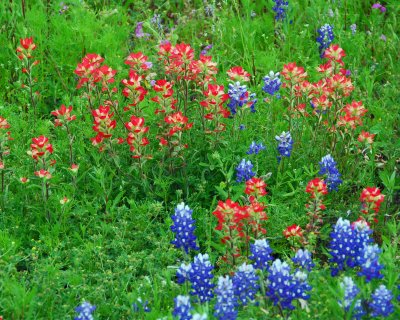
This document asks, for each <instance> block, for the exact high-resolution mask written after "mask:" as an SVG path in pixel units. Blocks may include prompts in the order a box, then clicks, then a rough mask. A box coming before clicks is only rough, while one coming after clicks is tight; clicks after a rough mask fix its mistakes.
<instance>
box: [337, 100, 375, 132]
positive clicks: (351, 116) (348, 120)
mask: <svg viewBox="0 0 400 320" xmlns="http://www.w3.org/2000/svg"><path fill="white" fill-rule="evenodd" d="M367 111H368V110H367V109H365V108H364V106H363V103H362V102H361V101H353V102H352V103H350V104H346V106H345V107H344V108H343V110H342V111H341V112H342V113H344V115H343V116H340V117H339V121H338V126H341V127H345V128H351V129H355V128H356V127H357V126H362V124H363V123H362V117H363V116H364V115H365V113H367Z"/></svg>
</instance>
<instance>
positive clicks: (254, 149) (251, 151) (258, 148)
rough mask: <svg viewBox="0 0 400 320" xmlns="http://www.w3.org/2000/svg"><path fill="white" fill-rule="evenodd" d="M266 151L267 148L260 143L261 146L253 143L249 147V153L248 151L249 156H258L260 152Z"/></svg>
mask: <svg viewBox="0 0 400 320" xmlns="http://www.w3.org/2000/svg"><path fill="white" fill-rule="evenodd" d="M262 150H265V146H264V145H263V144H262V142H260V143H259V144H257V143H255V141H253V142H252V143H251V145H250V147H249V151H247V152H246V153H247V154H258V153H259V152H260V151H262Z"/></svg>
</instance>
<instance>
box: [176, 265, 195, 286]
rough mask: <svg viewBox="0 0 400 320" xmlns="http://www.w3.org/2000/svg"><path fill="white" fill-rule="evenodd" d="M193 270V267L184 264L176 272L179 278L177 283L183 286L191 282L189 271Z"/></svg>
mask: <svg viewBox="0 0 400 320" xmlns="http://www.w3.org/2000/svg"><path fill="white" fill-rule="evenodd" d="M191 269H192V265H191V264H190V263H189V264H185V263H182V264H181V266H180V267H179V268H178V270H177V271H176V277H177V278H178V279H177V280H176V282H177V283H178V284H183V283H184V282H185V281H189V271H190V270H191Z"/></svg>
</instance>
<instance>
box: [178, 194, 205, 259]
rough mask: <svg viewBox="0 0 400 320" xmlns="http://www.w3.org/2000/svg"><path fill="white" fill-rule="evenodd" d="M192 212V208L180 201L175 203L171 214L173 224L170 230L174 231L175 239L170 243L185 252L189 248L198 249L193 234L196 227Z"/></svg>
mask: <svg viewBox="0 0 400 320" xmlns="http://www.w3.org/2000/svg"><path fill="white" fill-rule="evenodd" d="M192 213H193V210H191V209H190V208H189V207H188V206H187V205H185V204H184V203H183V202H182V203H180V204H178V205H177V207H176V208H175V214H174V215H173V216H172V220H173V221H174V224H173V225H172V226H171V230H172V231H173V232H174V233H175V239H174V240H173V241H172V242H171V243H172V244H174V245H175V246H176V247H177V248H178V249H179V248H182V249H183V250H185V252H186V253H188V252H189V249H193V250H199V249H200V248H199V247H198V246H197V244H196V236H195V235H194V234H193V232H194V231H195V229H196V227H195V224H194V223H195V220H193V219H192Z"/></svg>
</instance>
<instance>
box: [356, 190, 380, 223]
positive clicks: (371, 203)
mask: <svg viewBox="0 0 400 320" xmlns="http://www.w3.org/2000/svg"><path fill="white" fill-rule="evenodd" d="M384 199H385V195H383V194H381V191H380V190H379V188H375V187H367V188H365V189H363V191H362V192H361V196H360V201H361V204H362V210H361V212H362V213H364V214H365V215H366V216H367V220H368V221H369V222H371V221H370V220H372V219H373V221H374V222H378V220H377V219H376V215H377V213H378V212H379V209H380V207H381V204H382V202H383V200H384Z"/></svg>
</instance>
